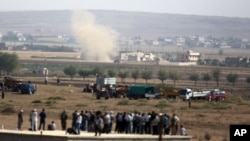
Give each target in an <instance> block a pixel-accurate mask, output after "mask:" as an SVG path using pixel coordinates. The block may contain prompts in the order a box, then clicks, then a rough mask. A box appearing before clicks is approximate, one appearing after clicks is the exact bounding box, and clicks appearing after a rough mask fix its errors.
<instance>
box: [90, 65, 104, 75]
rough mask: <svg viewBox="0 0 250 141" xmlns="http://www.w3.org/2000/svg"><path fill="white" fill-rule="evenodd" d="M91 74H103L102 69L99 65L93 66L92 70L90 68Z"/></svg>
mask: <svg viewBox="0 0 250 141" xmlns="http://www.w3.org/2000/svg"><path fill="white" fill-rule="evenodd" d="M92 74H93V75H95V76H97V77H99V76H103V75H104V72H103V70H102V69H101V68H100V67H95V68H94V69H93V70H92Z"/></svg>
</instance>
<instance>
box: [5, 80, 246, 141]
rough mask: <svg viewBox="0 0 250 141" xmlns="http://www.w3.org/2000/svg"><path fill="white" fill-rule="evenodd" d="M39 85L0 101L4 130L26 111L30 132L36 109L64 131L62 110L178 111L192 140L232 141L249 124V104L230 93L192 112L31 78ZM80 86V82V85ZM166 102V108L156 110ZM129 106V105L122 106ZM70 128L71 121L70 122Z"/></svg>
mask: <svg viewBox="0 0 250 141" xmlns="http://www.w3.org/2000/svg"><path fill="white" fill-rule="evenodd" d="M29 79H30V80H31V82H32V81H33V80H34V81H35V80H36V82H39V81H40V82H41V83H40V84H36V85H37V88H38V91H37V92H36V93H35V94H34V95H28V94H20V93H17V92H6V94H5V98H4V99H0V124H1V125H3V126H4V128H5V129H13V130H15V129H16V127H17V113H18V111H19V110H20V109H23V110H24V124H23V129H28V128H29V127H30V123H29V121H28V119H29V114H30V111H31V110H32V109H34V108H36V109H37V110H38V112H40V111H41V110H42V108H45V109H46V112H47V116H48V117H47V124H48V123H50V122H51V121H52V120H54V121H55V122H56V124H57V129H59V130H60V129H61V127H60V121H59V114H60V113H61V112H62V110H63V109H65V110H66V111H67V113H68V114H69V116H70V117H69V118H70V119H71V114H72V112H73V111H74V110H78V111H80V110H91V111H96V110H101V111H111V110H112V111H114V112H115V113H117V112H124V111H141V112H151V111H156V112H161V113H166V114H169V115H172V113H173V111H177V114H178V115H179V117H180V124H183V125H184V126H185V127H186V130H187V133H188V134H189V135H191V136H192V141H202V140H205V137H204V136H205V134H209V135H210V136H211V140H213V141H229V125H230V124H248V125H249V124H250V120H249V119H250V110H249V106H250V101H248V100H244V99H243V98H242V97H241V96H240V95H242V94H245V95H246V94H249V92H248V91H242V92H241V94H237V96H236V94H233V95H232V94H231V95H230V98H229V99H227V100H225V101H221V102H207V101H204V100H198V101H192V103H191V109H189V108H188V102H186V101H182V100H180V99H177V100H166V99H151V100H128V99H127V98H111V99H109V100H104V99H101V100H96V98H95V97H94V96H93V95H92V94H91V93H83V92H82V87H80V86H79V85H77V84H76V83H71V82H70V81H65V82H62V86H57V85H55V82H56V80H55V79H50V82H49V84H48V85H44V84H42V82H43V78H29ZM79 83H81V82H79ZM162 101H164V102H165V103H166V105H165V106H161V107H157V106H156V105H159V103H161V102H162ZM121 103H126V104H121ZM68 125H71V120H68Z"/></svg>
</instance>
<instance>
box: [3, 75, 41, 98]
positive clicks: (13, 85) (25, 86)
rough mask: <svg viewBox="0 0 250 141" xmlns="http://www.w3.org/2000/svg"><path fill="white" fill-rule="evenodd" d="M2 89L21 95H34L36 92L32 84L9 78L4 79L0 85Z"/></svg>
mask: <svg viewBox="0 0 250 141" xmlns="http://www.w3.org/2000/svg"><path fill="white" fill-rule="evenodd" d="M0 88H1V89H4V90H7V91H13V92H20V93H21V94H34V93H35V92H36V87H35V86H34V85H33V84H32V83H31V82H23V81H22V80H18V79H15V78H12V77H9V76H6V77H4V79H3V82H1V83H0Z"/></svg>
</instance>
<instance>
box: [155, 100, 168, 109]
mask: <svg viewBox="0 0 250 141" xmlns="http://www.w3.org/2000/svg"><path fill="white" fill-rule="evenodd" d="M155 107H157V108H166V107H170V105H169V104H168V103H167V102H166V101H163V100H162V101H159V102H158V104H156V105H155Z"/></svg>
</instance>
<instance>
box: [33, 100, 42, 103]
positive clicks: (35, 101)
mask: <svg viewBox="0 0 250 141" xmlns="http://www.w3.org/2000/svg"><path fill="white" fill-rule="evenodd" d="M31 103H42V101H41V100H34V101H32V102H31Z"/></svg>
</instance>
